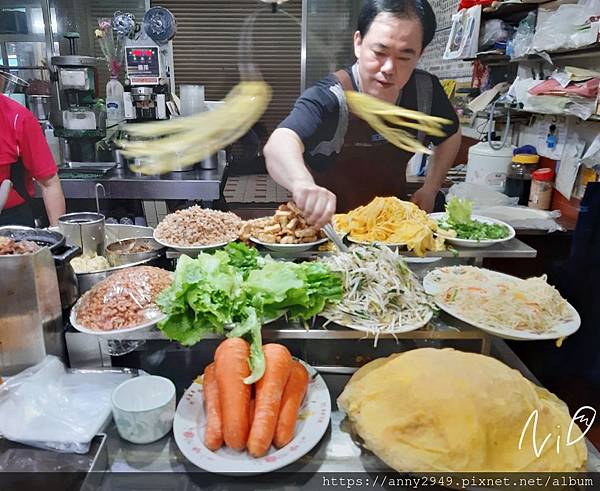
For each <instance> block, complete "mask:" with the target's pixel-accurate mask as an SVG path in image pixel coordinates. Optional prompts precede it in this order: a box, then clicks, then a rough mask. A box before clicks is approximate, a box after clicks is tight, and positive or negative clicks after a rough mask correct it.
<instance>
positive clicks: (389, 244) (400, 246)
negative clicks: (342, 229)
mask: <svg viewBox="0 0 600 491" xmlns="http://www.w3.org/2000/svg"><path fill="white" fill-rule="evenodd" d="M347 237H348V241H350V242H352V243H354V244H359V245H366V246H373V245H376V246H388V247H397V248H398V249H399V250H406V249H407V247H406V244H398V243H393V242H369V241H368V240H359V239H355V238H353V237H352V236H351V235H350V234H348V236H347Z"/></svg>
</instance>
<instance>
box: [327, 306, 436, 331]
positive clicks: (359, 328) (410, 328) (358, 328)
mask: <svg viewBox="0 0 600 491" xmlns="http://www.w3.org/2000/svg"><path fill="white" fill-rule="evenodd" d="M319 315H320V316H321V317H324V318H325V319H327V320H331V321H332V322H335V323H336V324H338V325H340V326H344V327H347V328H349V329H354V330H356V331H362V332H366V333H369V334H373V335H375V334H376V332H375V331H373V330H372V329H369V328H367V327H364V326H358V325H355V324H346V323H342V322H339V321H336V320H335V319H334V318H333V317H331V316H330V315H329V314H328V313H327V312H326V311H323V312H321V313H320V314H319ZM432 317H433V312H429V314H428V315H427V316H425V319H424V320H423V321H422V322H417V323H416V324H404V325H403V326H402V327H398V328H396V329H386V330H381V331H379V333H380V334H386V333H390V334H400V333H403V332H410V331H416V330H417V329H421V328H422V327H425V326H426V325H427V323H428V322H429V321H430V320H431V318H432Z"/></svg>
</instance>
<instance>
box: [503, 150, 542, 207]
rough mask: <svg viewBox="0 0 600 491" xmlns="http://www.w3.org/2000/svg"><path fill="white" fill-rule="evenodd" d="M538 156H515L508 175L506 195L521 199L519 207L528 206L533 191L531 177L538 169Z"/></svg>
mask: <svg viewBox="0 0 600 491" xmlns="http://www.w3.org/2000/svg"><path fill="white" fill-rule="evenodd" d="M538 161H539V156H538V155H514V156H513V158H512V162H511V164H510V167H509V168H508V173H507V174H506V187H505V190H504V194H506V195H507V196H511V197H513V198H519V205H523V206H527V203H528V202H529V193H530V190H531V175H532V174H533V172H534V171H535V170H536V169H537V163H538Z"/></svg>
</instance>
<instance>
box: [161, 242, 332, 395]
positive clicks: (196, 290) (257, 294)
mask: <svg viewBox="0 0 600 491" xmlns="http://www.w3.org/2000/svg"><path fill="white" fill-rule="evenodd" d="M341 298H342V280H341V277H340V276H339V275H338V274H337V273H332V272H331V271H330V270H329V268H328V267H327V266H325V265H324V264H322V263H318V262H306V263H302V264H295V263H293V262H284V261H281V262H280V261H275V260H273V259H271V258H269V257H267V258H262V257H260V256H259V255H258V252H256V251H255V250H254V249H250V248H248V247H247V246H245V245H243V244H230V245H228V246H227V247H226V248H225V249H224V250H221V251H216V252H215V253H213V254H206V253H201V254H199V255H198V257H197V258H196V259H191V258H190V257H188V256H185V255H184V256H181V257H180V259H179V261H178V263H177V268H176V269H175V278H174V281H173V283H172V284H171V286H170V287H168V288H167V289H165V290H164V291H163V292H162V293H161V294H160V295H159V297H158V299H157V304H158V305H159V307H160V309H161V310H162V312H163V313H164V314H165V315H166V318H165V319H164V320H163V321H161V322H160V323H159V324H158V327H159V329H160V330H161V331H162V332H163V333H165V335H166V336H167V337H168V338H169V339H172V340H175V341H178V342H180V343H181V344H182V345H185V346H190V345H193V344H195V343H197V342H198V341H200V340H201V339H202V338H203V337H204V336H205V335H206V334H208V333H211V332H216V333H219V334H222V333H224V332H225V326H226V325H231V324H233V325H234V328H233V329H232V330H231V331H230V332H229V333H228V334H227V336H229V337H243V338H244V339H246V340H247V341H248V342H249V343H250V351H251V355H250V359H249V364H250V368H251V370H252V374H251V376H250V377H249V378H248V379H247V381H246V383H253V382H255V381H256V380H259V379H260V378H261V377H262V375H263V373H264V355H263V351H262V336H261V327H262V320H263V319H272V318H275V317H277V316H278V315H279V314H281V311H282V310H283V311H285V310H288V311H289V313H290V315H291V317H292V318H299V319H303V320H304V319H308V318H310V317H313V316H314V315H316V314H318V313H319V312H321V310H323V308H324V307H325V305H326V303H327V302H337V301H339V300H340V299H341Z"/></svg>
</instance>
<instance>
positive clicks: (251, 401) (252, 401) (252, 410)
mask: <svg viewBox="0 0 600 491" xmlns="http://www.w3.org/2000/svg"><path fill="white" fill-rule="evenodd" d="M255 405H256V399H250V428H252V421H254V407H255Z"/></svg>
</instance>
